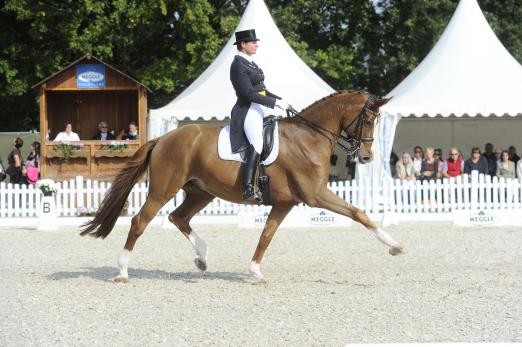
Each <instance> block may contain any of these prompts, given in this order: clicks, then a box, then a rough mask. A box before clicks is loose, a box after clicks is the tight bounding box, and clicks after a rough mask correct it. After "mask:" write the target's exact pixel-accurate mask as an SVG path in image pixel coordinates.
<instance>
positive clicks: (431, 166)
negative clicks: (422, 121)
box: [421, 147, 442, 180]
mask: <svg viewBox="0 0 522 347" xmlns="http://www.w3.org/2000/svg"><path fill="white" fill-rule="evenodd" d="M434 152H435V151H434V150H433V148H432V147H427V148H426V153H425V154H426V155H425V157H424V160H423V161H422V168H421V177H422V179H425V180H435V179H437V178H441V177H442V162H441V161H440V160H438V159H435V157H434V155H433V154H434Z"/></svg>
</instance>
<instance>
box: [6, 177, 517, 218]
mask: <svg viewBox="0 0 522 347" xmlns="http://www.w3.org/2000/svg"><path fill="white" fill-rule="evenodd" d="M58 185H59V192H58V193H57V194H56V207H57V213H58V216H78V215H79V214H80V212H82V211H85V210H87V211H89V212H94V211H96V210H97V209H98V207H99V206H100V203H101V201H102V200H103V197H104V195H105V194H106V192H107V190H108V189H109V188H110V183H106V182H98V181H94V180H90V179H87V180H85V179H83V177H81V176H78V177H76V179H73V180H69V181H64V182H60V183H58ZM521 187H522V185H521V182H520V181H519V180H518V179H507V180H505V179H503V178H500V179H498V178H497V177H493V178H491V177H490V176H484V175H478V174H473V175H471V176H469V177H468V175H463V176H460V177H457V178H450V179H444V180H436V181H423V182H420V181H401V180H398V179H397V180H394V179H385V180H384V181H381V182H379V181H378V180H371V179H370V178H364V179H362V180H352V181H340V182H337V183H331V184H330V185H329V188H330V190H332V191H333V192H335V193H336V194H337V195H338V196H339V197H341V198H342V199H343V200H345V201H347V202H348V203H350V204H353V205H355V206H357V207H359V208H360V209H361V210H363V211H365V212H367V213H385V212H393V213H397V214H401V213H417V214H421V213H423V214H426V213H428V214H434V213H447V212H452V211H455V210H475V209H483V210H484V209H492V210H496V209H502V210H505V209H520V208H522V196H521V195H522V188H521ZM147 192H148V187H147V184H146V183H145V182H143V183H139V184H136V185H135V186H134V188H133V189H132V192H131V194H130V195H129V198H128V202H129V208H128V215H134V214H136V213H137V212H138V211H139V209H140V208H141V206H142V205H143V204H144V202H145V199H146V197H147ZM183 194H184V193H183V192H182V191H180V192H179V193H178V194H177V196H176V197H175V198H174V199H172V200H171V201H169V202H168V203H167V204H166V205H165V206H164V207H163V208H162V209H161V210H160V212H159V214H160V215H165V214H168V213H170V212H172V211H173V210H174V209H175V208H176V207H177V206H179V205H180V204H181V202H182V201H183ZM41 198H42V193H41V192H40V191H39V190H38V189H36V188H34V187H32V186H25V185H13V184H6V183H0V217H2V218H6V217H36V216H37V214H38V208H39V206H40V200H41ZM300 208H307V207H304V206H300ZM245 209H246V210H250V211H251V210H255V211H258V212H265V211H267V210H268V207H265V206H255V207H253V206H247V207H245V206H243V205H240V204H234V203H230V202H227V201H224V200H221V199H214V201H212V202H211V203H210V204H209V205H208V206H207V207H205V208H204V209H203V210H202V211H201V212H200V214H201V215H224V216H227V215H228V216H230V215H237V214H238V213H240V211H244V210H245Z"/></svg>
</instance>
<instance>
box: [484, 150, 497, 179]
mask: <svg viewBox="0 0 522 347" xmlns="http://www.w3.org/2000/svg"><path fill="white" fill-rule="evenodd" d="M482 156H483V157H484V158H486V160H487V161H488V175H490V176H495V174H496V173H497V160H496V158H495V153H494V152H493V144H492V143H489V142H488V143H486V146H485V147H484V153H482Z"/></svg>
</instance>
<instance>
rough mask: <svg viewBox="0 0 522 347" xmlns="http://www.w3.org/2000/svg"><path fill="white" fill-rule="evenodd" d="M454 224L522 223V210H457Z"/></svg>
mask: <svg viewBox="0 0 522 347" xmlns="http://www.w3.org/2000/svg"><path fill="white" fill-rule="evenodd" d="M453 224H454V225H458V226H469V227H474V226H498V225H518V226H520V225H522V210H521V209H510V210H457V211H454V212H453Z"/></svg>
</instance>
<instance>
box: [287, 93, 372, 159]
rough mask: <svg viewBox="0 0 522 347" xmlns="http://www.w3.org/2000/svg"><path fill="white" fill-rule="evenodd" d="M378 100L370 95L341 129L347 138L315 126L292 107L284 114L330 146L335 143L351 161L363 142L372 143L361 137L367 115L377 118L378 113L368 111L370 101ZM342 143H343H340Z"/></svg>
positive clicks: (369, 138) (370, 138) (368, 139)
mask: <svg viewBox="0 0 522 347" xmlns="http://www.w3.org/2000/svg"><path fill="white" fill-rule="evenodd" d="M375 99H378V97H377V96H375V95H372V94H370V95H369V96H368V99H367V100H366V102H365V103H364V106H363V108H362V109H361V111H360V112H359V114H358V115H357V117H356V118H354V120H352V121H351V122H350V124H348V125H347V126H346V127H345V128H343V130H344V132H345V133H346V135H348V136H344V135H343V134H342V132H341V133H340V134H339V135H336V134H334V133H333V132H332V131H331V130H328V129H325V128H323V127H321V126H320V125H317V124H315V123H314V122H312V121H311V120H309V119H306V118H304V117H302V116H301V115H300V114H299V113H298V112H297V111H296V110H295V109H294V108H293V107H291V106H290V107H289V108H288V109H287V110H286V114H287V115H288V116H289V117H291V116H294V117H298V118H299V119H301V120H302V121H303V122H304V123H305V124H306V125H308V126H309V127H310V128H312V129H313V130H315V131H316V132H318V133H319V134H321V135H323V136H324V137H326V138H327V139H328V140H329V141H330V142H331V144H332V146H333V145H334V144H335V143H336V142H337V144H338V145H339V146H341V148H342V149H343V150H344V151H345V152H347V153H348V156H349V157H351V158H352V159H353V158H354V157H355V155H356V154H357V152H358V151H359V150H360V149H361V144H362V143H364V142H373V137H363V136H362V131H363V128H364V127H365V125H366V124H367V123H368V113H370V114H372V115H373V116H374V117H375V118H376V117H378V116H379V113H378V112H377V113H375V112H373V111H372V110H370V108H369V106H370V103H371V101H372V100H375ZM354 122H356V123H355V129H354V131H353V134H351V135H350V133H349V132H348V128H350V127H351V126H352V125H353V123H354ZM341 141H344V142H345V143H343V142H341Z"/></svg>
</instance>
